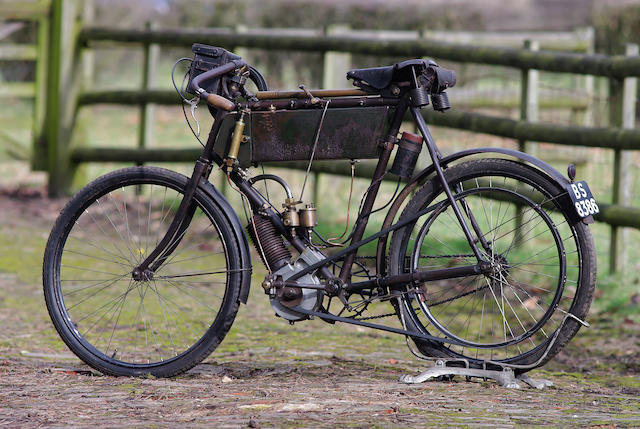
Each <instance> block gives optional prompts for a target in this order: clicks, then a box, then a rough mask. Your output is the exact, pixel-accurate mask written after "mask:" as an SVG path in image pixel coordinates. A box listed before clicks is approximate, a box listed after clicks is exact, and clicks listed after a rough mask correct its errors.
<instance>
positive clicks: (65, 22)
mask: <svg viewBox="0 0 640 429" xmlns="http://www.w3.org/2000/svg"><path fill="white" fill-rule="evenodd" d="M82 16H83V12H82V2H81V1H79V0H64V1H63V0H52V9H51V23H50V37H49V55H50V61H49V63H48V64H49V65H48V74H47V78H48V80H47V88H46V106H47V116H46V121H45V124H44V127H43V135H44V136H45V138H44V139H42V140H41V141H40V142H39V143H38V147H37V150H36V151H34V153H38V154H42V153H46V154H47V156H46V164H47V171H48V172H49V189H50V192H51V193H52V194H58V193H62V192H64V191H65V190H67V189H69V187H70V185H71V182H72V179H73V173H74V170H75V168H76V167H77V166H78V165H79V164H81V163H85V162H103V161H121V162H132V163H142V162H154V161H163V162H164V161H180V162H183V161H184V162H191V161H193V160H194V159H195V158H196V157H197V154H198V152H197V150H185V149H162V150H160V149H150V148H145V147H144V141H145V135H147V132H146V131H145V127H146V121H144V120H143V124H142V127H141V131H140V138H139V145H138V148H97V147H86V146H84V147H83V146H82V144H81V143H80V144H78V142H77V141H74V138H77V135H78V133H74V127H75V125H76V121H75V118H76V113H77V109H78V108H79V107H80V106H85V105H90V104H97V103H115V104H128V105H130V104H138V105H140V106H141V109H147V108H148V107H147V106H148V105H149V103H156V104H175V103H176V102H177V98H176V96H175V95H174V94H173V93H171V92H168V91H159V90H153V89H150V87H151V83H152V82H151V81H150V77H149V68H148V64H149V61H150V59H151V58H152V56H153V54H152V50H153V49H154V46H156V45H166V46H185V47H186V46H190V45H191V44H192V43H193V42H195V41H197V42H200V43H207V44H211V45H217V46H227V47H229V46H234V47H239V46H246V47H251V48H259V49H265V50H273V49H278V50H291V51H304V52H323V53H325V54H326V55H341V54H340V53H350V54H366V55H384V56H398V57H422V56H424V55H425V54H428V55H429V56H430V57H431V58H434V59H436V60H450V61H456V62H462V63H478V64H490V65H501V66H507V67H513V68H516V69H519V70H521V73H522V78H523V83H524V84H523V85H522V88H523V97H522V101H521V118H522V119H521V120H512V119H506V118H497V117H491V116H487V115H482V114H477V113H468V112H448V113H447V114H444V115H440V114H434V113H433V112H430V111H428V110H427V109H425V110H424V115H425V116H426V119H427V120H428V122H429V123H431V124H434V125H440V126H444V127H451V128H456V129H463V130H469V131H474V132H479V133H487V134H492V135H497V136H502V137H508V138H512V139H515V140H517V141H519V142H521V145H524V144H525V142H527V141H537V142H547V143H555V144H561V145H574V146H587V147H602V148H609V149H613V150H614V152H615V165H614V172H613V176H614V195H613V201H612V204H609V205H607V204H604V205H603V208H604V210H603V211H602V213H601V214H600V215H599V216H598V217H597V220H598V221H601V222H606V223H608V224H610V225H611V228H612V230H611V233H612V238H611V267H610V268H611V271H616V270H618V269H619V267H620V263H621V259H620V258H619V252H620V246H621V244H620V242H621V230H620V227H633V228H640V222H639V221H638V219H640V209H638V208H633V207H627V206H626V204H628V202H627V201H625V198H626V196H625V192H624V189H625V186H626V185H625V180H628V179H625V174H624V173H625V157H624V151H626V150H638V149H640V131H638V130H633V129H631V128H633V123H632V122H633V121H631V118H635V111H634V106H635V96H636V91H635V90H634V85H635V84H636V83H635V82H636V78H637V77H638V76H640V57H639V56H638V55H637V47H633V46H630V47H629V48H628V51H627V55H616V56H604V55H593V54H578V53H557V52H548V51H536V50H535V46H531V45H530V46H528V47H525V48H522V49H517V48H494V47H486V46H472V45H464V44H452V43H445V42H441V41H435V40H426V39H406V40H404V39H399V40H379V39H376V38H365V37H353V36H346V35H338V34H336V35H291V34H278V33H267V32H265V31H252V30H243V31H233V30H229V29H225V30H222V29H154V28H145V29H138V30H136V29H112V28H97V27H91V26H87V25H84V24H83V22H82ZM100 43H110V44H113V43H117V44H129V45H131V44H134V45H138V46H141V47H144V49H145V52H146V54H145V61H146V62H145V64H147V66H145V76H147V77H146V78H145V80H144V82H145V86H146V87H145V88H143V89H141V90H136V91H101V92H95V91H91V90H89V88H84V87H83V86H82V85H79V84H78V82H82V79H81V76H80V73H81V72H80V71H81V70H82V64H81V63H82V60H83V56H82V55H81V53H82V51H83V50H84V49H85V48H90V47H91V46H93V45H94V44H100ZM634 49H635V50H634ZM536 70H544V71H549V72H559V73H573V74H581V75H594V76H603V77H606V78H608V79H609V82H610V84H609V87H610V109H609V110H610V123H611V127H610V128H600V129H594V128H590V127H577V126H561V125H550V124H542V123H535V122H531V121H529V120H528V119H529V118H530V115H529V113H528V112H530V104H531V91H529V83H530V82H531V81H534V80H535V79H534V76H535V75H534V74H532V73H535V71H536ZM528 82H529V83H528ZM143 118H144V115H143ZM316 170H317V171H324V172H331V173H341V172H340V171H337V170H335V169H334V167H332V166H331V165H330V164H322V163H318V164H317V165H316Z"/></svg>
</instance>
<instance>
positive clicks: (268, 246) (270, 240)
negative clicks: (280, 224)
mask: <svg viewBox="0 0 640 429" xmlns="http://www.w3.org/2000/svg"><path fill="white" fill-rule="evenodd" d="M256 231H257V232H258V234H260V241H258V239H257V237H256ZM247 233H248V234H249V237H250V238H251V242H252V243H253V245H254V247H255V248H256V250H257V251H258V255H260V259H262V262H263V263H265V265H268V266H269V267H270V268H271V269H272V270H277V269H278V268H280V267H282V266H283V265H285V264H286V263H288V262H289V261H290V260H291V252H290V251H289V249H287V247H286V246H285V245H284V240H283V239H282V237H281V236H280V234H278V231H277V230H276V227H275V226H274V225H273V224H272V223H271V221H270V220H269V219H266V218H264V217H262V216H260V215H253V216H252V217H251V219H250V221H249V224H248V225H247ZM265 258H266V261H265Z"/></svg>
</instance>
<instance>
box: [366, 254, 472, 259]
mask: <svg viewBox="0 0 640 429" xmlns="http://www.w3.org/2000/svg"><path fill="white" fill-rule="evenodd" d="M475 256H476V255H474V254H472V253H471V254H465V253H460V254H457V255H437V256H432V255H420V259H439V258H473V257H475ZM356 259H361V260H367V259H376V257H375V256H356Z"/></svg>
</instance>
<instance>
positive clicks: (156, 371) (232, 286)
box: [43, 167, 246, 377]
mask: <svg viewBox="0 0 640 429" xmlns="http://www.w3.org/2000/svg"><path fill="white" fill-rule="evenodd" d="M187 181H188V178H187V177H186V176H183V175H181V174H178V173H176V172H173V171H170V170H165V169H161V168H155V167H131V168H125V169H122V170H118V171H114V172H112V173H109V174H106V175H104V176H102V177H100V178H98V179H96V180H94V181H93V182H91V183H89V184H88V185H86V186H85V187H84V188H83V189H82V190H80V191H79V192H78V193H77V194H76V195H75V196H74V197H73V198H72V199H71V200H70V201H69V202H68V203H67V205H66V206H65V207H64V209H63V210H62V211H61V213H60V216H59V217H58V219H57V221H56V223H55V225H54V227H53V229H52V231H51V234H50V236H49V240H48V242H47V245H46V249H45V253H44V263H43V283H44V296H45V301H46V305H47V309H48V311H49V314H50V316H51V320H52V321H53V324H54V326H55V328H56V330H57V331H58V333H59V334H60V337H61V338H62V340H63V341H64V342H65V343H66V344H67V346H68V347H69V348H70V349H71V350H72V351H73V352H74V353H75V354H76V355H77V356H78V357H79V358H80V359H81V360H83V361H84V362H85V363H86V364H87V365H89V366H91V367H93V368H95V369H97V370H98V371H100V372H102V373H104V374H108V375H114V376H146V375H153V376H156V377H171V376H175V375H177V374H180V373H183V372H185V371H187V370H189V369H190V368H192V367H193V366H195V365H196V364H198V363H199V362H201V361H202V360H203V359H205V358H206V357H207V356H208V355H209V354H211V352H213V350H214V349H215V348H216V347H217V346H218V345H219V344H220V342H221V341H222V340H223V339H224V337H225V335H226V334H227V332H228V331H229V329H230V328H231V325H232V323H233V321H234V319H235V316H236V313H237V311H238V306H239V299H238V295H239V291H240V278H241V276H240V273H241V270H242V269H243V268H246V267H241V266H240V264H241V258H240V248H239V243H238V241H237V237H235V235H234V233H233V230H232V228H231V225H230V224H229V221H228V220H227V217H226V215H225V214H224V213H223V212H222V211H221V209H220V208H219V207H218V205H216V204H215V202H214V201H212V200H211V199H210V197H209V196H208V194H206V193H205V192H204V191H202V190H201V189H197V190H196V192H195V196H194V201H195V203H196V205H197V208H199V209H200V210H202V213H203V214H204V216H203V217H201V218H200V220H199V222H200V221H201V222H202V224H207V225H209V226H208V228H211V227H212V226H213V228H215V230H212V231H214V232H216V231H217V235H216V237H218V238H217V239H219V242H220V243H222V249H223V250H220V251H219V252H217V254H220V255H221V256H216V257H217V258H219V259H220V260H223V261H226V262H225V264H226V267H227V271H225V272H224V273H223V274H222V275H223V276H225V277H226V283H225V284H224V296H223V297H220V304H219V308H218V313H217V314H216V315H215V319H213V322H211V323H210V324H209V321H203V322H202V327H201V328H200V330H197V332H195V333H194V337H193V338H198V336H199V335H200V333H202V336H201V337H200V338H199V339H198V340H197V341H194V342H193V343H192V344H191V343H190V342H189V344H191V345H190V347H188V348H185V349H184V350H182V349H181V348H180V347H182V346H178V348H180V350H182V352H181V353H179V354H178V353H177V352H176V353H175V355H174V356H171V357H170V358H168V359H162V360H159V361H153V362H152V361H150V360H149V361H148V362H143V363H140V362H131V361H126V360H118V359H114V358H113V357H114V356H116V352H117V351H118V349H117V348H116V349H115V351H114V353H113V355H112V356H109V355H108V354H105V353H104V352H102V351H101V350H99V348H98V346H97V345H96V344H91V343H90V342H89V341H88V340H87V339H86V338H85V337H83V336H82V334H80V332H79V329H76V324H75V322H73V321H72V317H71V316H70V312H69V311H68V310H69V309H68V308H65V300H64V296H63V295H64V293H63V290H62V286H61V281H60V277H61V275H60V273H61V260H62V255H63V252H64V249H65V245H66V244H67V238H68V237H69V234H70V232H71V231H72V230H73V228H74V225H76V224H77V220H79V218H80V216H81V215H82V214H83V213H85V210H87V209H88V208H90V207H91V206H92V204H94V203H95V202H96V201H97V200H98V199H99V198H100V197H101V196H103V195H107V194H109V193H110V192H111V191H114V190H119V188H122V189H123V192H124V189H125V188H124V187H126V186H137V187H138V188H140V185H149V186H151V188H152V189H153V187H154V186H157V187H161V188H162V187H165V188H166V189H169V190H170V191H171V192H174V191H175V195H176V196H179V195H182V190H183V189H184V188H185V186H186V184H187ZM109 195H110V194H109ZM165 195H166V194H165ZM149 200H150V201H151V200H152V198H149ZM163 201H164V200H163ZM178 202H179V200H178ZM151 206H152V205H151V202H149V212H151ZM125 208H126V206H125ZM162 208H163V210H164V202H163V207H162ZM138 210H139V209H138ZM169 211H170V209H167V213H169ZM107 217H108V214H107ZM167 217H168V218H170V216H167ZM163 220H164V219H162V220H161V222H160V223H159V224H162V221H163ZM170 220H171V219H167V222H170ZM209 222H210V223H209ZM148 223H149V225H151V217H150V219H149V222H148ZM78 228H79V227H78ZM114 228H115V227H114ZM194 228H195V227H194ZM132 229H133V227H132ZM116 231H117V229H116ZM147 233H149V231H147ZM185 246H186V245H185ZM211 253H213V252H211ZM187 254H188V253H187ZM222 255H223V256H222ZM87 257H88V256H87ZM132 259H133V255H132ZM134 263H135V262H134ZM65 269H66V268H65ZM123 270H124V268H123ZM72 281H73V280H72ZM123 281H124V280H123ZM129 281H130V280H129ZM200 283H205V282H200ZM221 283H223V282H221ZM65 284H66V283H65ZM65 287H67V286H65ZM203 287H204V286H203ZM149 288H150V286H147V289H149ZM158 288H159V287H156V288H155V289H156V291H155V292H154V293H155V294H156V295H157V298H158V302H161V300H162V298H161V295H160V294H159V293H158V292H157V289H158ZM128 289H129V290H130V289H131V281H130V283H129V286H128ZM127 293H128V291H127ZM146 293H147V292H146V291H145V293H144V294H145V295H146ZM174 293H175V292H174ZM149 296H153V293H152V292H149ZM126 299H127V295H125V297H124V298H123V303H122V304H121V306H122V307H123V306H124V300H126ZM132 299H133V298H132ZM144 299H145V297H144V295H143V297H142V298H141V299H140V301H141V303H142V301H143V300H144ZM194 301H195V300H194ZM165 302H168V301H165ZM140 305H143V304H140ZM192 305H193V306H195V305H197V304H192ZM122 307H121V308H122ZM167 308H168V309H171V308H170V307H169V305H168V304H167ZM176 308H178V311H180V310H181V309H180V308H179V307H178V306H177V305H176ZM120 311H121V312H122V310H120ZM162 311H163V313H164V308H163V310H162ZM202 311H206V310H202ZM174 313H175V310H174ZM114 314H115V310H114ZM175 314H177V313H175ZM185 314H186V313H185ZM111 317H112V318H113V315H112V316H111ZM119 317H120V314H118V318H119ZM146 317H148V318H150V316H146ZM170 317H171V315H170ZM211 318H213V317H212V316H211ZM99 320H100V319H99ZM111 320H112V319H109V320H108V321H107V322H110V321H111ZM170 320H171V319H170ZM178 320H180V319H178ZM165 321H167V318H166V316H165ZM173 322H174V324H175V323H176V319H173ZM117 323H118V320H117V319H116V321H115V324H114V325H113V326H114V331H115V329H116V325H117ZM139 323H142V322H139ZM145 323H146V322H145ZM186 323H187V325H188V328H189V329H190V330H191V331H192V332H193V328H192V326H191V325H189V322H186ZM130 326H132V327H129V329H132V330H134V331H135V330H136V329H137V330H139V324H138V326H137V327H136V325H135V324H134V325H130ZM149 327H150V328H151V329H150V331H151V334H150V335H153V328H152V327H151V322H149ZM166 327H167V329H168V330H169V331H170V330H171V324H170V322H166ZM176 327H177V325H176ZM207 327H208V328H207ZM122 329H127V326H124V327H123V328H122ZM176 333H177V334H179V333H180V331H179V330H177V331H176ZM135 335H136V340H137V338H138V334H137V333H136V334H135ZM144 335H145V339H146V335H147V327H146V324H145V334H144ZM111 336H112V337H113V333H112V334H111ZM132 341H133V340H132ZM172 341H173V340H172ZM182 341H189V340H182ZM96 342H98V341H96ZM110 342H111V340H110ZM114 347H115V346H114ZM174 347H175V345H174ZM184 347H187V345H185V346H184ZM167 348H168V347H167ZM107 350H109V349H108V347H107ZM109 353H111V352H110V351H109ZM132 360H133V359H132Z"/></svg>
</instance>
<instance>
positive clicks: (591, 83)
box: [582, 27, 596, 127]
mask: <svg viewBox="0 0 640 429" xmlns="http://www.w3.org/2000/svg"><path fill="white" fill-rule="evenodd" d="M585 33H586V38H587V43H588V47H587V52H586V53H587V54H594V53H595V51H596V47H595V44H596V37H595V29H594V28H593V27H588V28H587V29H585ZM595 81H596V77H595V76H592V75H586V76H585V77H584V91H585V96H586V98H587V108H586V109H585V111H584V119H583V122H582V125H584V126H587V127H592V126H593V125H594V120H593V119H594V118H593V117H594V106H593V103H594V101H593V97H594V93H595Z"/></svg>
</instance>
